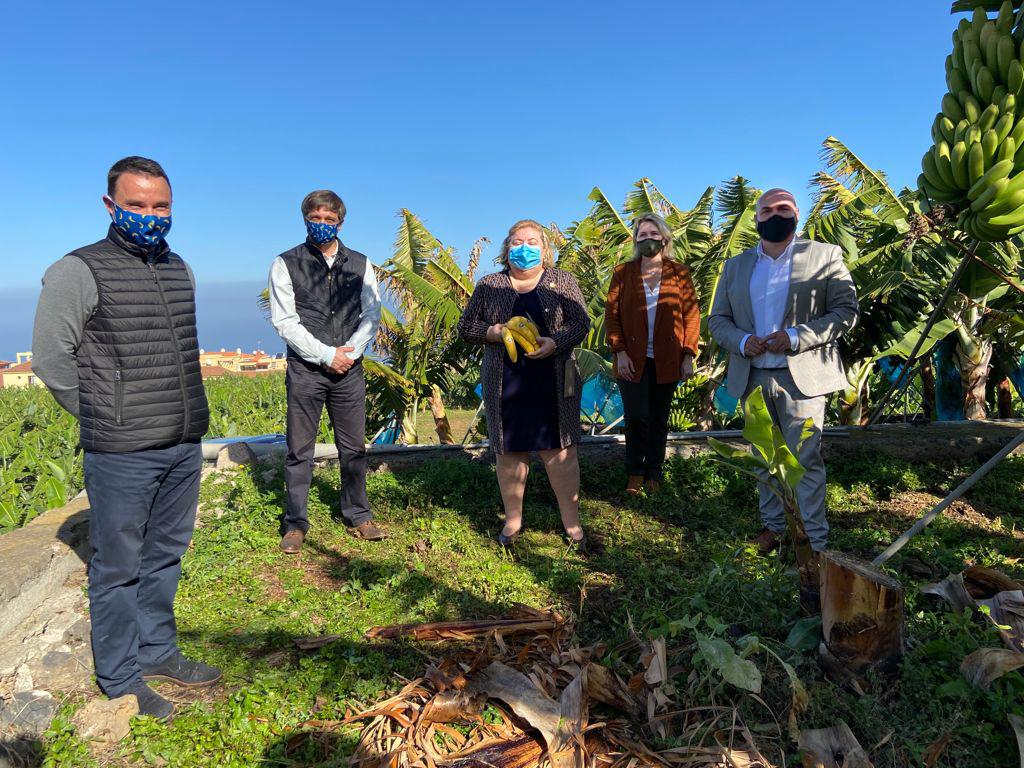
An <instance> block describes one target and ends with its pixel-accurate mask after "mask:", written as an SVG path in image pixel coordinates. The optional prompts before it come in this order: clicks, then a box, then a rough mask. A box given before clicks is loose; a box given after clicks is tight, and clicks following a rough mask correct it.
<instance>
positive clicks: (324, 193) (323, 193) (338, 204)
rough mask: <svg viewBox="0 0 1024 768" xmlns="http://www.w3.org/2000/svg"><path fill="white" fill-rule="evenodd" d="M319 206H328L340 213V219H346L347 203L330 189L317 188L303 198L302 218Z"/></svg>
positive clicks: (329, 208)
mask: <svg viewBox="0 0 1024 768" xmlns="http://www.w3.org/2000/svg"><path fill="white" fill-rule="evenodd" d="M317 208H327V209H328V210H330V211H334V212H335V213H336V214H338V221H344V220H345V203H343V202H342V200H341V198H340V197H338V196H337V195H336V194H334V193H333V192H331V190H329V189H317V190H314V191H313V192H310V193H309V194H308V195H306V196H305V197H304V198H302V218H306V217H307V216H309V214H311V213H312V212H313V211H315V210H316V209H317Z"/></svg>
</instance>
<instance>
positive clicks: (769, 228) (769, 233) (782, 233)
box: [757, 213, 796, 243]
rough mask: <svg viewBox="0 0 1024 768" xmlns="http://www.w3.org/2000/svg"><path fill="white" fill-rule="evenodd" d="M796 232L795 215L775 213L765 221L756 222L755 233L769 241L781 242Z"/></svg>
mask: <svg viewBox="0 0 1024 768" xmlns="http://www.w3.org/2000/svg"><path fill="white" fill-rule="evenodd" d="M794 232H796V216H793V217H792V218H788V219H787V218H786V217H785V216H780V215H779V214H777V213H776V214H775V215H774V216H772V217H771V218H770V219H768V220H767V221H759V222H757V234H759V235H760V236H761V239H762V240H766V241H767V242H769V243H781V242H783V241H784V240H786V239H787V238H788V237H789V236H790V235H792V234H793V233H794Z"/></svg>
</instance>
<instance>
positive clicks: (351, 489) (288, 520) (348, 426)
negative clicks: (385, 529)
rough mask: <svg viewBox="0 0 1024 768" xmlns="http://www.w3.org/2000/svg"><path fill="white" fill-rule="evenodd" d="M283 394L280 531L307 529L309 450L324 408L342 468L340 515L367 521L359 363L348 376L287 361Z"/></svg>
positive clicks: (349, 522) (362, 384) (352, 522)
mask: <svg viewBox="0 0 1024 768" xmlns="http://www.w3.org/2000/svg"><path fill="white" fill-rule="evenodd" d="M285 388H286V390H287V393H288V457H287V459H286V460H285V470H284V472H285V475H284V476H285V485H286V486H287V489H288V503H287V509H286V510H285V516H284V526H283V527H284V530H285V531H286V532H287V531H289V530H291V529H293V528H298V529H299V530H301V531H302V532H303V533H305V532H306V531H308V530H309V513H308V505H309V486H310V483H312V481H313V449H314V446H315V445H316V436H317V432H318V430H319V428H320V415H321V414H322V413H323V410H324V405H326V406H327V416H328V418H330V420H331V427H332V428H333V429H334V444H335V446H336V447H337V448H338V464H339V467H340V470H341V516H342V518H343V519H344V520H345V524H346V525H352V526H355V525H361V524H362V523H364V522H366V521H367V520H370V519H371V518H372V517H373V515H372V513H371V512H370V501H369V499H367V497H366V378H365V377H364V374H363V364H362V361H361V360H360V361H359V362H357V363H356V364H355V365H353V366H352V368H350V369H349V371H348V373H346V374H344V375H342V374H337V373H331V372H329V371H327V370H325V369H324V368H322V367H321V366H319V365H312V364H311V363H307V362H305V361H304V360H296V359H294V358H290V359H289V360H288V372H287V374H286V375H285Z"/></svg>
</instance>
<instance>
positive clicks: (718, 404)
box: [712, 384, 740, 416]
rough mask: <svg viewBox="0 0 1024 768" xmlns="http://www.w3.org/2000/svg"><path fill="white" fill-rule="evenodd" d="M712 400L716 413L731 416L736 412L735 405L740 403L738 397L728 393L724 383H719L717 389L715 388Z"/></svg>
mask: <svg viewBox="0 0 1024 768" xmlns="http://www.w3.org/2000/svg"><path fill="white" fill-rule="evenodd" d="M712 402H713V403H714V405H715V410H716V411H717V412H718V413H720V414H722V415H723V416H732V415H733V414H734V413H736V406H738V405H739V404H740V399H739V398H738V397H733V396H732V395H730V394H729V390H728V389H727V388H726V386H725V384H720V385H719V387H718V389H716V390H715V397H714V399H713V400H712Z"/></svg>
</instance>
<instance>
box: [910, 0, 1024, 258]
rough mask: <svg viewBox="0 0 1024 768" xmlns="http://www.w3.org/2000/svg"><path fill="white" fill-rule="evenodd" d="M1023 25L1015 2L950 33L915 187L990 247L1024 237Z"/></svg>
mask: <svg viewBox="0 0 1024 768" xmlns="http://www.w3.org/2000/svg"><path fill="white" fill-rule="evenodd" d="M1022 33H1024V27H1022V25H1021V24H1019V23H1018V25H1017V28H1016V29H1014V11H1013V4H1012V3H1011V2H1009V1H1008V2H1004V3H1003V4H1002V6H1001V7H1000V9H999V15H998V16H997V17H996V18H995V19H994V20H993V19H989V17H988V14H987V13H986V12H985V9H984V8H975V9H974V14H973V16H972V18H971V19H970V20H968V19H963V20H961V21H960V24H959V26H958V27H957V28H956V30H955V31H954V32H953V53H952V54H950V55H949V56H947V57H946V84H947V85H948V86H949V92H948V93H947V94H946V95H945V96H943V97H942V112H940V113H939V114H937V115H936V116H935V122H934V124H933V125H932V140H933V141H934V142H935V143H934V145H933V146H932V147H931V148H930V149H929V150H928V151H927V152H926V153H925V155H924V158H923V159H922V161H921V167H922V171H923V173H922V174H921V175H920V176H919V177H918V186H919V187H920V189H921V191H922V192H923V193H924V194H925V195H926V196H927V197H928V198H929V199H930V200H933V201H935V202H939V203H952V204H954V205H955V206H956V207H957V208H958V209H959V211H960V214H959V218H958V219H957V226H958V227H959V228H960V229H961V230H962V231H963V232H966V233H967V234H968V235H970V236H971V237H974V238H977V239H978V240H982V241H985V242H993V241H1000V240H1006V239H1007V238H1009V237H1011V236H1013V235H1015V234H1017V233H1019V232H1024V117H1022V119H1018V115H1019V114H1022V113H1024V63H1022V62H1024V42H1022V41H1021V37H1022Z"/></svg>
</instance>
